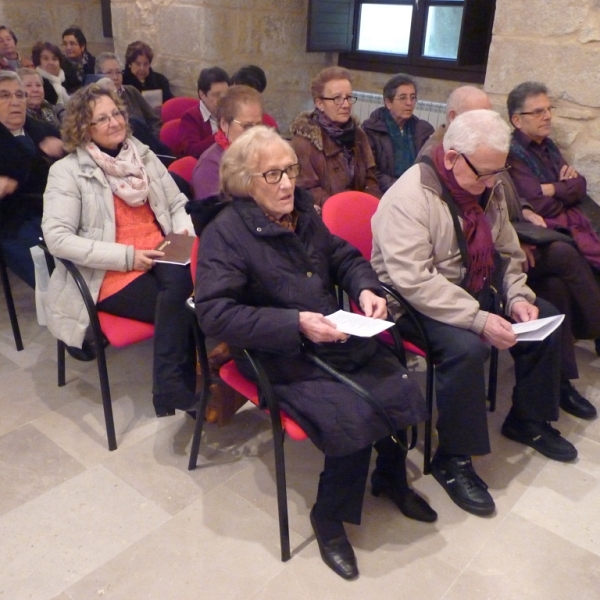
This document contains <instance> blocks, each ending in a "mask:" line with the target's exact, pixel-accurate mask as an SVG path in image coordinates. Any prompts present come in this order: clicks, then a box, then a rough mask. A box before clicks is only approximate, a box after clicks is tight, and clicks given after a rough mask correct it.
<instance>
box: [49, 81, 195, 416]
mask: <svg viewBox="0 0 600 600" xmlns="http://www.w3.org/2000/svg"><path fill="white" fill-rule="evenodd" d="M63 139H64V142H65V147H66V149H67V151H70V154H69V155H68V156H66V157H65V158H64V159H62V160H61V161H59V162H58V163H56V164H55V165H54V167H53V168H52V170H51V172H50V175H49V177H48V185H47V187H46V192H45V194H44V216H43V220H42V229H43V232H44V237H45V241H46V244H47V245H48V248H49V249H50V252H51V253H52V254H53V255H55V256H57V257H60V258H66V259H69V260H71V261H73V262H74V263H75V264H76V265H78V267H79V269H80V271H81V273H82V275H83V277H84V279H85V281H86V283H87V284H88V286H89V288H90V292H91V294H92V298H93V299H94V301H95V302H96V305H97V307H98V309H99V310H103V311H105V312H108V313H112V314H115V315H118V316H123V317H128V318H132V319H137V320H140V321H145V322H151V323H154V325H155V339H154V375H153V401H154V406H155V409H156V413H157V416H166V415H169V414H174V412H175V409H176V408H178V409H182V410H185V409H187V408H190V407H191V406H192V405H193V403H194V395H195V352H194V342H193V333H192V321H191V319H192V318H193V315H191V313H190V314H188V312H187V311H186V310H185V308H184V303H185V300H186V298H187V297H189V295H190V294H191V291H192V281H191V276H190V272H189V268H188V267H185V266H181V265H172V264H164V263H155V259H157V258H160V257H161V256H163V253H162V252H159V251H157V250H154V249H153V248H156V247H157V246H158V244H160V243H161V241H162V239H163V238H164V236H165V235H166V234H168V233H171V232H175V233H185V234H188V233H191V232H192V223H191V220H190V218H189V216H188V215H187V214H186V213H185V210H184V205H185V203H186V197H185V196H184V195H183V194H181V193H180V192H179V190H178V188H177V186H176V185H175V183H174V181H173V180H172V179H171V176H170V175H169V174H168V172H167V171H166V170H165V168H164V166H163V165H162V164H161V163H160V161H159V160H158V158H157V157H156V155H155V154H154V153H153V152H151V151H150V150H149V149H148V148H147V147H146V146H144V145H143V144H141V143H140V142H138V141H137V140H136V139H135V138H132V137H131V136H130V133H129V127H128V124H127V115H126V113H125V109H124V106H123V104H122V102H121V101H120V99H119V98H118V97H117V95H116V94H115V93H114V92H112V91H108V90H105V89H102V88H101V87H100V86H98V85H95V84H93V85H90V86H88V87H86V88H83V89H81V90H79V91H78V92H77V93H76V94H75V95H74V96H73V98H72V100H71V102H70V103H69V107H68V109H67V113H66V116H65V120H64V126H63ZM47 322H48V327H49V329H50V331H51V332H52V333H53V334H54V335H55V336H56V337H57V338H59V339H61V340H63V341H64V342H65V343H66V344H67V345H68V346H71V347H73V348H71V354H72V355H78V357H79V358H81V359H84V360H85V359H87V360H89V359H91V358H93V354H92V355H91V356H90V352H89V350H90V348H89V344H88V347H87V348H86V344H85V332H86V328H87V327H88V325H89V319H88V315H87V312H86V311H85V309H84V305H83V300H82V298H81V296H80V294H79V292H78V290H77V287H76V285H75V283H74V281H73V280H72V279H71V278H70V277H69V276H68V274H67V272H66V270H65V269H64V267H62V265H61V264H60V263H59V264H57V267H56V269H55V270H54V272H53V273H52V277H51V279H50V286H49V289H48V296H47ZM82 344H83V352H82V351H81V350H80V351H79V352H77V350H78V349H79V348H82Z"/></svg>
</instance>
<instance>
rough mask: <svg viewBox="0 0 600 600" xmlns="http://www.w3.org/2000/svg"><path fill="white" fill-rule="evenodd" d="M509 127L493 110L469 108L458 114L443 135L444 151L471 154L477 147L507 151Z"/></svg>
mask: <svg viewBox="0 0 600 600" xmlns="http://www.w3.org/2000/svg"><path fill="white" fill-rule="evenodd" d="M509 145H510V127H509V126H508V125H507V124H506V123H505V122H504V121H503V120H502V117H501V116H500V115H499V114H498V113H497V112H494V111H493V110H485V109H478V110H470V111H468V112H466V113H463V114H462V115H458V117H456V119H454V121H452V123H450V126H449V127H448V131H447V132H446V135H444V151H445V152H448V150H456V151H457V152H460V153H461V154H473V153H474V152H475V151H476V150H477V149H479V148H488V149H490V150H496V151H498V152H508V148H509Z"/></svg>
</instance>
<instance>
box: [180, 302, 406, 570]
mask: <svg viewBox="0 0 600 600" xmlns="http://www.w3.org/2000/svg"><path fill="white" fill-rule="evenodd" d="M188 306H189V308H191V310H194V305H193V300H192V299H191V298H190V300H188ZM194 323H195V325H194V335H195V339H196V346H197V354H198V359H199V362H200V368H201V370H202V373H203V375H204V376H203V378H202V390H201V391H200V392H199V398H198V403H197V405H196V426H195V429H194V437H193V439H192V447H191V450H190V460H189V464H188V469H189V470H190V471H191V470H193V469H195V468H196V466H197V461H198V452H199V450H200V441H201V437H202V428H203V425H204V420H205V414H206V406H207V404H208V399H209V396H210V391H209V387H210V380H209V377H208V376H206V375H205V374H208V373H209V367H208V354H207V352H206V343H205V339H206V338H205V336H204V333H203V332H202V330H201V329H200V326H199V324H198V321H197V320H194ZM391 331H392V335H393V337H394V342H395V348H394V349H392V351H393V352H394V354H395V355H396V357H397V358H398V360H400V361H401V362H402V364H404V365H406V356H405V354H404V348H403V347H402V340H401V339H400V335H399V334H398V331H397V329H396V327H392V328H391ZM244 353H245V355H246V358H247V359H248V361H249V363H250V365H251V367H252V370H253V371H254V374H255V376H256V382H257V386H258V389H259V392H260V397H261V400H264V403H265V405H266V406H265V408H266V410H268V412H269V416H270V418H271V428H272V431H273V450H274V454H275V480H276V486H277V511H278V516H279V539H280V546H281V560H282V561H283V562H286V561H288V560H290V558H291V551H290V532H289V518H288V503H287V486H286V477H285V454H284V448H283V442H284V441H285V431H284V429H283V427H282V425H281V411H280V409H279V401H278V400H277V396H276V395H275V392H274V391H273V387H272V385H271V382H270V381H269V378H268V377H267V375H266V373H265V370H264V369H263V367H262V365H261V363H260V360H258V358H257V357H256V356H254V355H253V353H252V352H251V351H248V350H244ZM416 442H417V429H416V427H413V432H412V439H411V444H410V446H409V449H412V448H414V446H415V445H416Z"/></svg>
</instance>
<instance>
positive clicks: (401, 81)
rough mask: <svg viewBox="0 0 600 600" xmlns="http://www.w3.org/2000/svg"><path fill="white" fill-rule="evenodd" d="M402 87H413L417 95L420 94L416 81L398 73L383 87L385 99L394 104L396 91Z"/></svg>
mask: <svg viewBox="0 0 600 600" xmlns="http://www.w3.org/2000/svg"><path fill="white" fill-rule="evenodd" d="M401 85H412V86H413V87H414V88H415V94H418V90H417V84H416V82H415V80H414V79H412V77H409V76H408V75H405V74H404V73H398V75H394V76H393V77H392V78H391V79H389V80H388V81H387V82H386V84H385V85H384V86H383V98H384V99H387V100H389V101H390V102H392V101H393V100H394V96H395V95H396V90H397V89H398V88H399V87H400V86H401Z"/></svg>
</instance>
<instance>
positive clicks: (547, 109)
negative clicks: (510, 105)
mask: <svg viewBox="0 0 600 600" xmlns="http://www.w3.org/2000/svg"><path fill="white" fill-rule="evenodd" d="M555 108H556V106H544V108H536V109H535V110H530V111H524V112H520V113H518V114H520V115H531V116H532V117H535V118H536V119H539V118H541V117H543V116H544V115H545V114H546V113H549V114H552V112H553V111H554V109H555Z"/></svg>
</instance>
